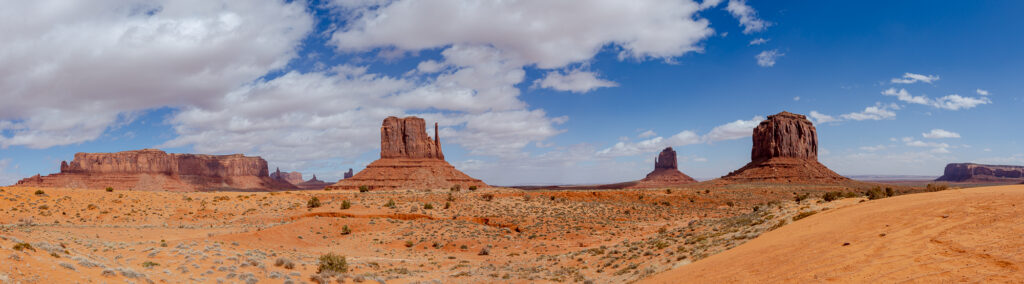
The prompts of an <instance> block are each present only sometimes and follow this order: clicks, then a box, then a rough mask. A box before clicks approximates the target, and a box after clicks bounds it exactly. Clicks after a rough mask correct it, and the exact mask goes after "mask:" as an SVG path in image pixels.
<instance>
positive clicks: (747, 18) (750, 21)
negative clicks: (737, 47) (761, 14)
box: [725, 0, 771, 34]
mask: <svg viewBox="0 0 1024 284" xmlns="http://www.w3.org/2000/svg"><path fill="white" fill-rule="evenodd" d="M725 10H726V11H729V14H732V16H733V17H734V18H736V19H737V20H739V21H740V25H741V26H743V33H744V34H751V33H755V32H760V31H764V29H765V28H768V26H770V25H771V24H770V23H768V22H765V21H764V20H761V18H758V17H757V11H755V10H754V8H751V7H750V6H749V5H747V1H746V0H729V4H728V5H726V6H725Z"/></svg>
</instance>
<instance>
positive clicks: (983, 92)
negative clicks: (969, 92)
mask: <svg viewBox="0 0 1024 284" xmlns="http://www.w3.org/2000/svg"><path fill="white" fill-rule="evenodd" d="M974 92H976V93H978V94H979V95H982V96H988V91H986V90H982V89H977V90H974Z"/></svg>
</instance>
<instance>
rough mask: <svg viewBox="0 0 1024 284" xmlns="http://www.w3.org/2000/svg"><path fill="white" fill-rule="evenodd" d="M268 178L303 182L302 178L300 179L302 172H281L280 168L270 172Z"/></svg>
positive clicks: (292, 182) (288, 181)
mask: <svg viewBox="0 0 1024 284" xmlns="http://www.w3.org/2000/svg"><path fill="white" fill-rule="evenodd" d="M270 178H272V179H275V180H279V181H283V182H287V183H290V184H300V183H303V182H304V180H302V173H300V172H282V171H281V169H280V168H278V169H277V170H275V171H274V172H273V173H270Z"/></svg>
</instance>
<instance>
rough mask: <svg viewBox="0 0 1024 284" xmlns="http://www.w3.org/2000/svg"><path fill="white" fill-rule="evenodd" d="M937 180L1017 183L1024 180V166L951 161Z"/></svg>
mask: <svg viewBox="0 0 1024 284" xmlns="http://www.w3.org/2000/svg"><path fill="white" fill-rule="evenodd" d="M935 181H949V182H1009V183H1016V182H1017V181H1024V166H1007V165H982V164H975V163H951V164H948V165H946V170H945V171H944V172H943V174H942V176H941V177H939V178H938V179H935Z"/></svg>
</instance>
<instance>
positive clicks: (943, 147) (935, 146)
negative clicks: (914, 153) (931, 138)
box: [903, 137, 950, 154]
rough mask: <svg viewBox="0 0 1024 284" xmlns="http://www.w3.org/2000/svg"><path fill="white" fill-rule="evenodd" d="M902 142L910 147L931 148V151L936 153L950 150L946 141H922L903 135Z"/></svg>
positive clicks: (944, 152)
mask: <svg viewBox="0 0 1024 284" xmlns="http://www.w3.org/2000/svg"><path fill="white" fill-rule="evenodd" d="M903 142H904V143H905V144H906V145H907V146H910V147H926V148H932V150H931V152H932V153H937V154H946V153H950V151H949V148H950V146H949V144H946V143H937V142H924V141H920V140H914V139H912V138H910V137H904V138H903Z"/></svg>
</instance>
